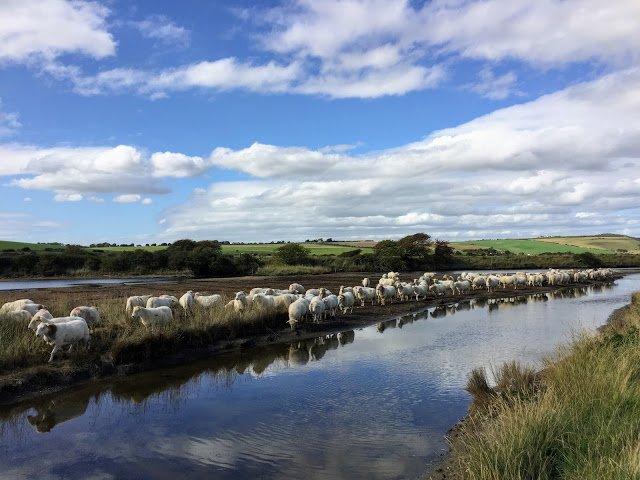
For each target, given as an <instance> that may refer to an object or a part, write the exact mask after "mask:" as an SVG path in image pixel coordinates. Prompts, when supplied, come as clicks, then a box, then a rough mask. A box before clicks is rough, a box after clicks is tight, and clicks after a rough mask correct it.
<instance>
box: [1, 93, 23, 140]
mask: <svg viewBox="0 0 640 480" xmlns="http://www.w3.org/2000/svg"><path fill="white" fill-rule="evenodd" d="M0 107H2V99H0ZM21 126H22V125H21V124H20V120H19V119H18V114H17V113H10V112H3V111H1V110H0V137H4V136H6V135H11V134H13V133H14V132H15V131H16V130H18V129H19V128H20V127H21Z"/></svg>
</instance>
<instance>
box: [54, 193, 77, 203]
mask: <svg viewBox="0 0 640 480" xmlns="http://www.w3.org/2000/svg"><path fill="white" fill-rule="evenodd" d="M53 199H54V200H55V201H56V202H79V201H80V200H82V194H80V193H56V195H55V196H54V197H53Z"/></svg>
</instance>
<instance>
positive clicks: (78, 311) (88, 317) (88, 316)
mask: <svg viewBox="0 0 640 480" xmlns="http://www.w3.org/2000/svg"><path fill="white" fill-rule="evenodd" d="M69 316H70V317H80V318H82V319H84V321H85V322H87V325H89V326H90V327H93V326H94V325H96V324H98V323H100V312H98V309H97V308H96V307H84V306H83V307H76V308H74V309H73V310H71V313H69Z"/></svg>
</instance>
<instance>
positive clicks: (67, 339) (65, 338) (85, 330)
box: [36, 317, 91, 363]
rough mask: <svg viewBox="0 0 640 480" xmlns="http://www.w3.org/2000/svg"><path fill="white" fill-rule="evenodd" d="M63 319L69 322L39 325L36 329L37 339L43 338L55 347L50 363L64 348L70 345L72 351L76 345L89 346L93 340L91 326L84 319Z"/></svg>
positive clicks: (50, 356)
mask: <svg viewBox="0 0 640 480" xmlns="http://www.w3.org/2000/svg"><path fill="white" fill-rule="evenodd" d="M61 318H65V319H68V320H67V321H58V322H44V323H41V324H40V325H38V328H37V329H36V337H39V338H42V339H43V340H44V341H45V342H47V343H48V344H49V345H53V350H51V355H49V363H51V362H53V359H54V357H55V355H56V353H58V352H59V351H60V350H61V349H62V347H64V346H66V345H69V351H71V349H72V348H73V346H74V345H76V344H78V343H80V342H83V343H85V344H88V343H89V339H90V338H91V336H90V334H89V326H88V325H87V322H85V321H84V319H82V318H79V317H61ZM54 320H56V319H54ZM57 320H60V319H57Z"/></svg>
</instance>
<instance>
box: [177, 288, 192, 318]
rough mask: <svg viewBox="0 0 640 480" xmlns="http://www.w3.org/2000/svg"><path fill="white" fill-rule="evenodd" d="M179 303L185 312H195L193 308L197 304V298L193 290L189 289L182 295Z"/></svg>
mask: <svg viewBox="0 0 640 480" xmlns="http://www.w3.org/2000/svg"><path fill="white" fill-rule="evenodd" d="M178 303H179V304H180V306H181V307H182V308H183V309H184V311H185V313H189V312H193V309H194V308H195V306H196V299H195V298H194V296H193V291H192V290H189V291H188V292H187V293H185V294H184V295H182V296H181V297H180V299H179V300H178Z"/></svg>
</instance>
